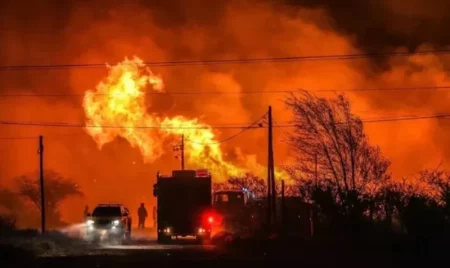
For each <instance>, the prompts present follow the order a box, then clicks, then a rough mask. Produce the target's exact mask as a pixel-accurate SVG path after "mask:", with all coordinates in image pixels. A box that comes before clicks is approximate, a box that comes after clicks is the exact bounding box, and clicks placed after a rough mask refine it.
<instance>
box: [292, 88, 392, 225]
mask: <svg viewBox="0 0 450 268" xmlns="http://www.w3.org/2000/svg"><path fill="white" fill-rule="evenodd" d="M286 105H287V106H288V107H289V108H290V109H291V110H292V111H293V115H294V124H295V128H294V131H293V132H292V133H291V134H289V136H288V138H289V143H290V145H291V146H292V148H293V150H294V151H295V152H296V164H295V165H291V166H288V167H286V170H287V171H288V172H289V174H290V175H291V176H292V177H293V178H294V179H296V180H298V181H299V183H300V187H301V188H302V189H301V191H300V192H302V194H303V195H305V194H307V192H308V191H309V194H307V195H308V196H305V197H307V198H312V199H313V200H314V201H315V202H316V203H317V204H318V205H319V206H320V205H321V204H320V203H321V202H322V203H324V204H322V206H323V207H325V206H327V207H333V206H335V205H338V206H340V207H341V209H340V210H339V211H340V213H341V214H343V215H346V216H347V217H348V219H350V220H352V221H353V220H354V219H356V218H360V217H361V216H362V214H363V213H364V212H365V211H367V210H368V209H369V208H370V206H371V205H370V202H367V200H368V198H367V197H368V196H370V195H372V196H373V195H374V193H367V191H369V190H370V187H367V186H368V185H370V184H373V183H374V182H376V181H381V180H387V179H389V174H388V168H389V166H390V161H389V160H387V159H386V158H384V157H383V156H382V155H381V152H380V149H379V148H378V147H375V146H372V145H370V144H369V142H368V140H367V137H366V135H365V133H364V129H363V123H362V121H361V119H360V118H358V117H357V116H356V115H354V114H352V113H351V106H350V102H349V101H348V99H346V98H345V97H344V96H343V95H338V96H337V97H336V98H334V99H325V98H319V97H315V96H312V95H311V94H309V93H308V92H303V93H301V94H299V95H294V94H293V95H291V96H290V97H289V98H288V99H287V100H286ZM316 160H317V175H318V176H317V181H316V177H315V176H316V166H315V164H316ZM306 182H307V183H306ZM308 189H309V190H308ZM313 190H314V191H316V192H317V193H316V194H315V195H313V194H312V193H313V192H314V191H313ZM319 193H321V194H320V195H319ZM325 193H326V194H325ZM323 195H325V196H326V198H325V196H323ZM314 196H315V197H314ZM318 196H322V197H323V198H325V199H323V200H318V199H317V198H318ZM329 198H332V199H333V202H334V203H335V204H334V205H331V204H329V203H330V202H331V200H330V199H329ZM327 200H328V201H327ZM336 210H337V209H336V208H333V211H336ZM330 213H331V211H330ZM330 216H331V215H330Z"/></svg>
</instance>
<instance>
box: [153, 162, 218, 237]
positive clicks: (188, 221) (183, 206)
mask: <svg viewBox="0 0 450 268" xmlns="http://www.w3.org/2000/svg"><path fill="white" fill-rule="evenodd" d="M156 180H157V181H156V184H155V185H154V186H153V195H154V196H155V197H157V206H156V207H157V212H156V213H157V232H158V242H159V243H166V242H170V241H171V240H172V238H176V237H178V236H181V237H185V236H194V237H196V238H197V240H198V241H199V242H203V241H205V240H209V239H210V238H211V229H212V223H213V221H214V219H213V214H212V210H211V209H212V205H211V200H212V198H211V174H210V173H209V172H208V171H207V170H174V171H173V172H172V175H162V174H160V173H159V172H158V173H157V175H156Z"/></svg>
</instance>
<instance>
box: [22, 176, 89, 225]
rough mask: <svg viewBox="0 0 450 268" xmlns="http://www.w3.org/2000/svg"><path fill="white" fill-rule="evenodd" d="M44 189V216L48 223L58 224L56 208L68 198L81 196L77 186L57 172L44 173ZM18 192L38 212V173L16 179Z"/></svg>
mask: <svg viewBox="0 0 450 268" xmlns="http://www.w3.org/2000/svg"><path fill="white" fill-rule="evenodd" d="M44 178H45V180H44V189H45V203H46V214H48V219H49V221H50V222H59V220H60V219H59V210H58V207H59V205H60V204H61V202H62V201H63V200H65V199H66V198H67V197H69V196H83V193H82V192H81V190H80V187H79V186H78V184H76V183H75V182H74V181H73V180H71V179H69V178H65V177H63V176H62V175H60V174H59V173H57V172H54V171H51V170H47V171H45V172H44ZM16 182H17V185H18V192H19V194H20V195H21V196H23V197H25V198H26V199H27V200H28V201H30V202H31V203H32V204H33V205H34V206H35V207H36V208H37V209H38V210H40V209H41V201H40V200H41V198H40V184H39V173H37V172H36V173H35V174H33V175H22V176H19V177H17V178H16Z"/></svg>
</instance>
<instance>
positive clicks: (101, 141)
mask: <svg viewBox="0 0 450 268" xmlns="http://www.w3.org/2000/svg"><path fill="white" fill-rule="evenodd" d="M107 67H108V69H109V75H108V77H107V78H106V79H104V80H103V81H101V82H100V83H98V85H97V87H96V90H95V91H91V90H88V91H87V92H86V93H85V96H84V100H83V107H84V110H85V113H86V117H87V120H86V125H87V127H86V131H87V133H88V134H89V135H91V136H92V138H93V139H94V140H95V141H96V142H97V144H98V146H99V149H101V148H102V146H103V145H105V144H106V143H109V142H111V141H113V140H114V139H115V138H116V137H119V136H120V137H123V138H125V139H126V140H128V142H129V143H130V144H131V146H133V147H137V148H139V150H140V151H141V154H142V155H143V157H144V161H145V162H147V163H148V162H152V161H154V160H156V159H158V158H159V157H161V156H162V155H163V154H164V148H163V142H164V141H166V140H168V139H171V138H172V139H173V138H179V137H180V136H181V135H184V138H185V139H186V142H185V154H186V157H187V162H188V163H189V164H190V166H193V167H195V168H207V169H208V170H210V171H211V172H212V174H213V177H215V178H216V179H217V178H219V179H222V180H223V179H226V178H228V177H230V176H240V175H243V174H245V173H247V172H253V173H254V174H256V175H259V176H262V177H264V174H265V171H264V170H265V168H264V167H263V166H262V165H260V164H259V163H257V162H256V160H255V159H254V158H252V157H246V156H242V154H240V155H241V157H240V158H241V159H240V162H241V163H242V165H243V166H245V167H247V168H243V167H238V166H236V165H234V164H232V163H229V162H227V161H225V160H224V158H223V153H222V150H221V147H220V143H219V142H217V140H216V137H215V134H214V133H213V130H212V128H211V126H209V125H207V124H205V123H201V122H199V120H198V119H187V118H185V117H183V116H175V117H173V118H168V117H164V118H161V117H160V116H158V115H157V114H155V113H149V112H148V111H147V108H148V105H146V103H145V101H146V93H147V92H148V91H150V92H163V89H164V83H163V81H162V79H161V77H160V76H158V75H155V74H154V73H153V72H152V71H151V70H150V69H149V68H148V67H147V66H146V65H145V64H144V62H143V61H142V60H141V59H139V58H137V57H134V58H133V59H132V60H129V59H127V58H125V60H124V61H123V62H121V63H119V64H117V65H115V66H109V65H107ZM149 128H150V129H149ZM143 130H144V131H143ZM238 153H239V152H238ZM276 174H277V177H278V178H279V177H280V176H282V177H285V178H287V176H286V174H285V173H284V172H283V171H280V170H276Z"/></svg>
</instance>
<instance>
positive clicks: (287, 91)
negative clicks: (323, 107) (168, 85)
mask: <svg viewBox="0 0 450 268" xmlns="http://www.w3.org/2000/svg"><path fill="white" fill-rule="evenodd" d="M449 89H450V85H449V86H422V87H385V88H347V89H337V88H336V89H332V88H329V89H298V90H270V91H268V90H267V91H207V92H200V91H198V92H192V91H191V92H181V91H175V92H148V93H146V94H147V95H229V94H236V95H241V94H242V95H254V94H288V93H296V92H304V91H306V92H312V93H315V92H364V91H412V90H430V91H431V90H449ZM84 95H85V94H75V93H74V94H70V93H67V94H51V93H43V94H39V93H37V94H0V98H27V97H83V96H84ZM93 95H95V96H109V95H108V94H102V93H93Z"/></svg>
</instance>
